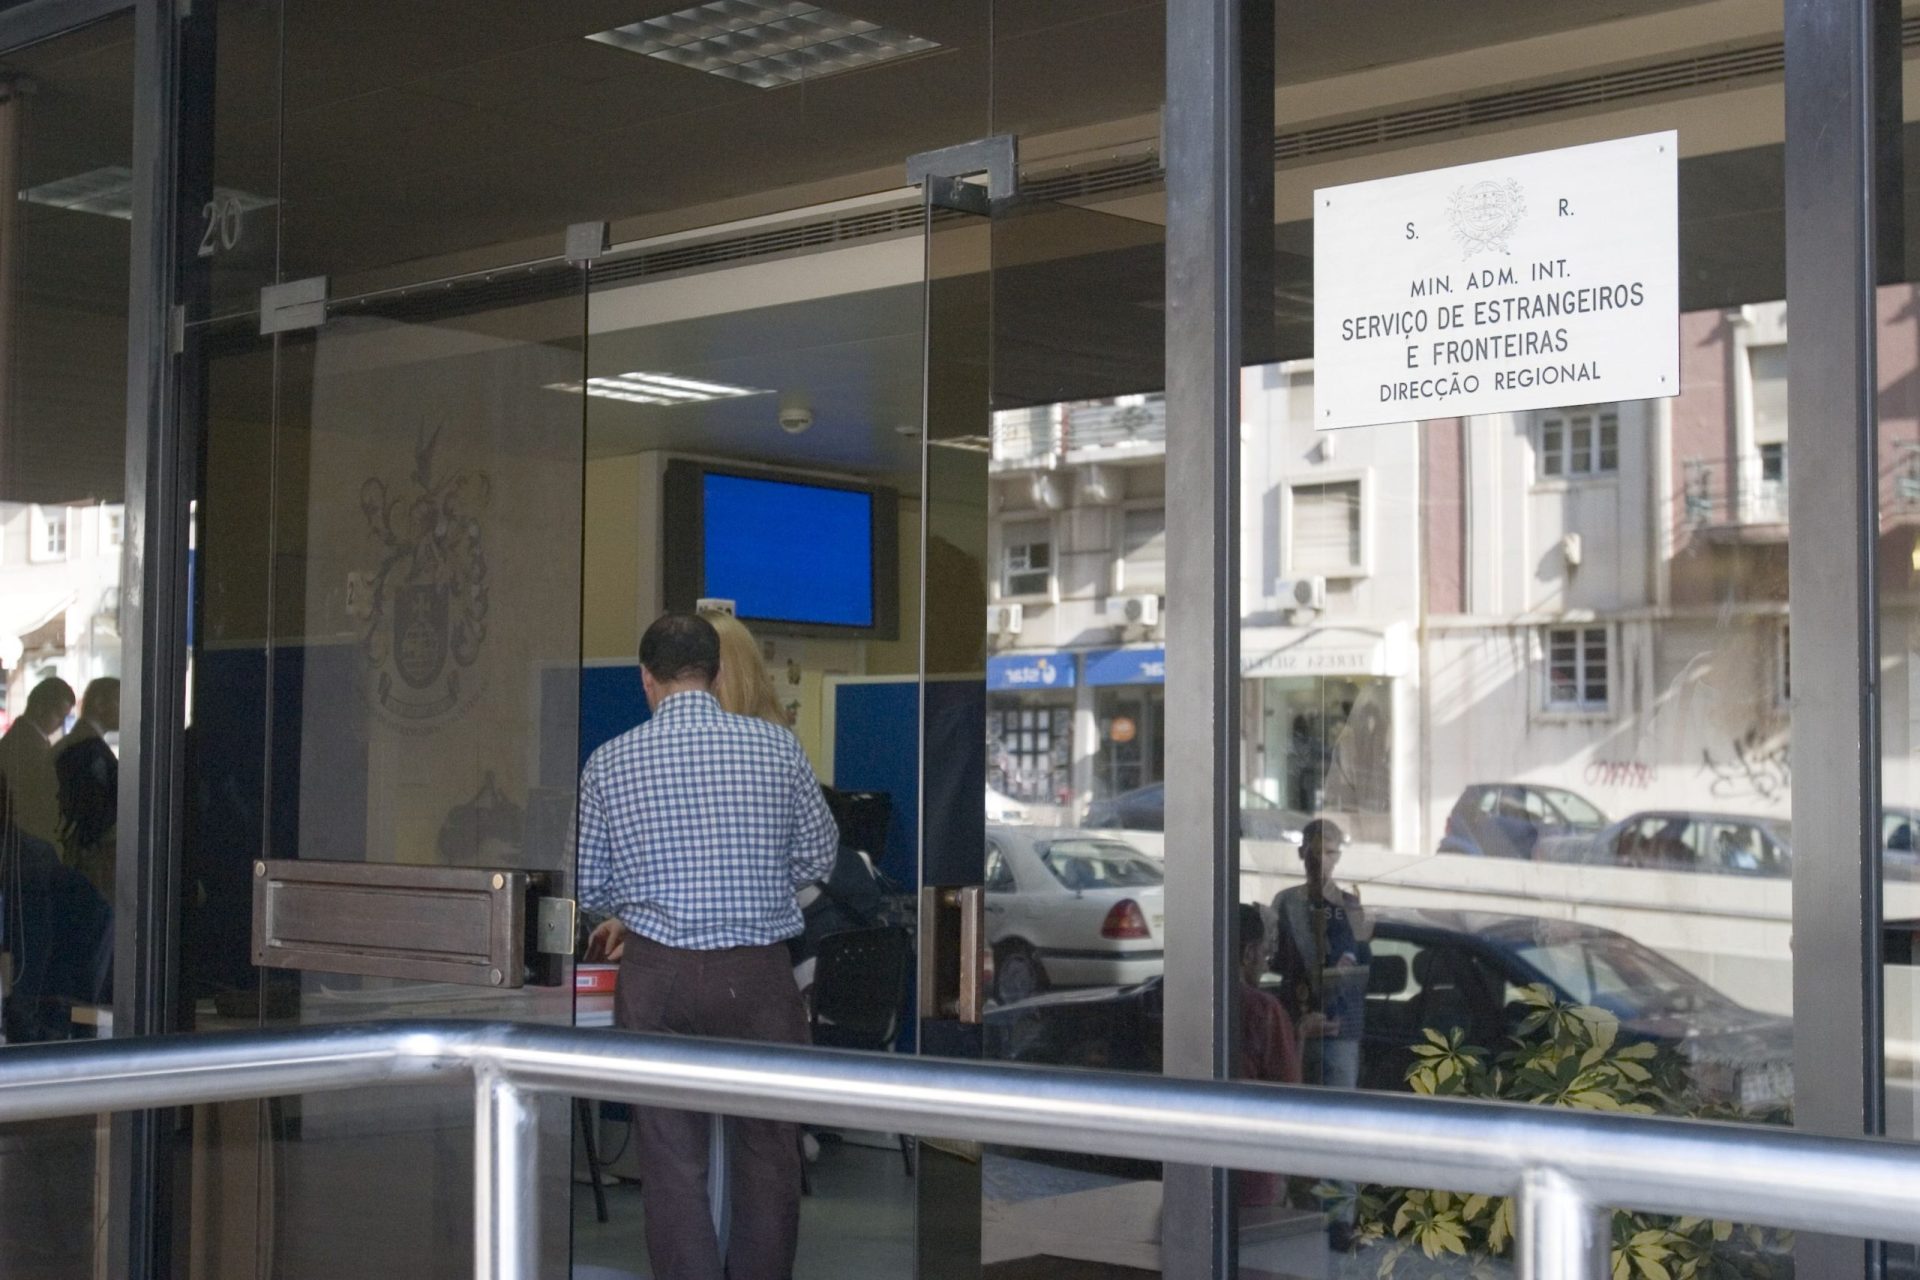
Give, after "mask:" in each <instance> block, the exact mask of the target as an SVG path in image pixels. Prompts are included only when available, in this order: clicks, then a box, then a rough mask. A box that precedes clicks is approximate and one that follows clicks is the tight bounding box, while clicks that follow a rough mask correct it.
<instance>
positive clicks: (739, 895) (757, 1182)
mask: <svg viewBox="0 0 1920 1280" xmlns="http://www.w3.org/2000/svg"><path fill="white" fill-rule="evenodd" d="M640 672H641V682H642V684H643V685H644V686H645V689H646V695H647V705H648V706H649V707H650V708H651V709H652V712H653V716H652V719H650V720H648V721H647V722H646V723H645V724H643V725H641V726H640V727H639V728H637V729H634V730H632V731H631V732H628V733H625V734H623V735H621V736H620V737H618V738H615V739H614V740H613V741H612V742H609V743H607V744H606V745H605V746H603V747H601V748H600V749H599V750H598V751H595V752H594V753H593V756H592V757H591V758H590V759H589V760H588V761H587V767H586V770H585V772H584V773H583V774H582V775H581V778H580V840H579V845H580V848H579V853H580V900H581V904H582V905H583V906H585V907H586V908H587V909H588V910H601V911H608V912H611V913H612V914H611V917H610V918H609V919H608V920H607V921H606V923H604V924H602V925H601V926H599V927H598V928H597V929H595V930H594V932H593V937H592V939H591V941H590V942H589V945H588V952H587V956H588V959H590V960H592V959H597V958H601V957H605V958H608V959H617V960H619V962H620V977H619V985H618V988H617V990H616V994H615V999H614V1007H615V1021H616V1022H617V1023H618V1025H619V1026H621V1027H623V1028H625V1029H626V1030H629V1031H650V1032H668V1033H672V1034H676V1035H695V1036H723V1037H726V1038H728V1039H735V1040H768V1041H777V1042H783V1043H789V1044H801V1043H804V1042H805V1041H806V1039H807V1022H806V1015H805V1013H804V1011H803V1009H802V1007H801V1003H800V991H799V988H798V987H796V986H795V985H794V981H793V967H792V960H791V959H790V957H789V955H788V952H787V947H786V945H785V944H786V942H787V940H788V939H789V938H792V937H795V936H796V935H798V934H799V933H800V932H801V930H802V927H803V921H802V916H801V911H800V906H799V903H798V900H797V898H796V896H795V895H796V893H797V891H798V889H799V888H800V887H801V886H803V885H808V884H812V883H814V882H815V881H817V880H820V879H823V878H824V877H825V876H826V875H827V874H828V873H829V872H830V871H831V870H832V867H833V862H834V854H835V851H836V849H837V847H838V844H839V829H838V827H837V826H836V825H835V824H834V821H833V815H832V813H831V812H830V811H829V810H828V808H827V803H826V799H825V797H824V796H822V794H821V791H820V784H819V783H818V782H817V781H815V779H814V775H813V769H812V766H810V765H809V764H808V762H807V757H806V753H805V752H804V751H803V750H801V747H800V743H799V742H798V740H796V739H795V738H794V736H793V734H792V733H790V732H789V731H787V730H786V729H784V728H781V727H779V726H777V725H773V724H770V723H768V722H767V721H765V720H760V719H755V718H752V717H749V716H738V715H730V714H728V713H727V712H726V711H724V710H722V709H721V706H720V704H719V702H718V701H717V700H716V699H715V698H714V695H713V685H714V680H715V678H716V677H717V676H718V675H719V672H720V638H719V636H718V635H717V634H716V633H715V631H714V629H713V625H712V624H711V623H709V622H707V621H706V620H705V619H703V618H699V617H695V616H692V615H690V614H668V615H666V616H665V617H662V618H661V619H659V620H658V621H657V622H655V623H654V624H653V625H652V626H650V627H648V628H647V633H646V635H645V636H643V637H642V638H641V640H640ZM710 1123H711V1122H710V1120H709V1118H708V1117H706V1116H702V1115H692V1114H689V1113H686V1112H679V1111H665V1110H662V1109H660V1108H657V1107H647V1108H639V1109H637V1112H636V1116H635V1121H634V1125H635V1129H634V1131H635V1135H636V1137H637V1139H638V1141H639V1143H640V1158H641V1161H642V1164H643V1167H644V1173H643V1176H642V1180H641V1185H640V1194H641V1200H642V1203H643V1205H644V1206H645V1210H646V1227H647V1255H648V1258H649V1259H650V1261H651V1262H652V1264H653V1274H654V1275H655V1276H658V1277H660V1278H661V1280H786V1278H787V1277H789V1276H791V1274H792V1272H793V1259H794V1252H795V1248H796V1245H797V1243H798V1240H799V1232H800V1136H799V1130H798V1129H797V1128H796V1127H795V1126H794V1125H790V1124H779V1123H775V1122H773V1121H770V1120H734V1121H731V1122H730V1123H729V1125H728V1130H729V1134H730V1140H731V1154H730V1158H729V1161H728V1168H729V1177H730V1182H731V1188H730V1190H731V1195H730V1197H729V1199H730V1205H731V1219H730V1222H731V1225H730V1228H729V1230H728V1234H727V1240H726V1242H725V1247H724V1249H723V1248H722V1245H721V1242H720V1240H719V1239H718V1237H717V1235H716V1233H715V1231H714V1225H713V1218H712V1214H711V1207H710V1205H709V1203H708V1198H707V1175H708V1150H709V1147H708V1143H709V1133H710Z"/></svg>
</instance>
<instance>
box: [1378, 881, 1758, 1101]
mask: <svg viewBox="0 0 1920 1280" xmlns="http://www.w3.org/2000/svg"><path fill="white" fill-rule="evenodd" d="M1374 915H1375V917H1376V919H1375V928H1374V938H1373V957H1374V959H1373V971H1372V973H1371V974H1370V975H1369V983H1368V992H1367V1013H1366V1033H1365V1035H1366V1039H1365V1046H1364V1048H1363V1050H1362V1053H1361V1083H1362V1084H1363V1085H1364V1086H1366V1087H1368V1088H1375V1089H1398V1088H1404V1087H1405V1084H1404V1082H1405V1080H1406V1075H1407V1071H1408V1069H1409V1068H1410V1067H1411V1066H1412V1065H1413V1046H1414V1045H1415V1044H1417V1043H1420V1042H1421V1041H1422V1040H1423V1039H1424V1034H1423V1033H1424V1031H1425V1029H1426V1028H1428V1027H1432V1028H1434V1029H1436V1030H1441V1031H1447V1030H1451V1029H1452V1028H1454V1027H1462V1028H1465V1030H1466V1033H1467V1035H1466V1038H1467V1041H1468V1042H1469V1043H1471V1044H1477V1045H1480V1046H1482V1047H1484V1048H1487V1049H1492V1050H1497V1049H1499V1048H1500V1047H1502V1046H1503V1045H1504V1044H1505V1043H1506V1039H1507V1037H1508V1036H1509V1035H1511V1034H1512V1033H1513V1031H1514V1029H1515V1028H1516V1027H1517V1026H1518V1024H1519V1022H1520V1021H1521V1019H1523V1018H1524V1017H1525V1016H1526V1015H1527V1014H1528V1013H1529V1012H1531V1011H1532V1010H1531V1009H1530V1007H1529V1006H1526V1005H1524V1004H1521V1003H1519V1001H1518V998H1517V997H1518V993H1519V991H1520V989H1521V988H1522V987H1526V986H1529V985H1531V984H1533V983H1545V984H1546V985H1547V986H1549V987H1550V988H1552V989H1553V990H1554V992H1555V993H1556V994H1557V995H1558V997H1559V998H1560V999H1562V1000H1571V1001H1575V1002H1577V1003H1581V1004H1590V1005H1595V1006H1598V1007H1599V1008H1602V1009H1605V1010H1607V1011H1608V1012H1609V1013H1611V1014H1613V1015H1614V1016H1615V1017H1617V1018H1619V1019H1620V1034H1621V1038H1622V1039H1623V1040H1625V1041H1627V1042H1630V1043H1631V1042H1641V1041H1650V1042H1652V1043H1655V1044H1659V1045H1661V1046H1663V1047H1666V1048H1670V1049H1675V1050H1678V1051H1679V1052H1680V1053H1681V1054H1682V1055H1683V1056H1684V1057H1685V1058H1686V1059H1687V1061H1688V1062H1689V1064H1690V1067H1691V1070H1690V1074H1691V1077H1692V1080H1693V1083H1694V1085H1695V1087H1696V1088H1698V1089H1699V1090H1700V1091H1701V1093H1702V1094H1703V1095H1705V1096H1706V1097H1707V1098H1709V1099H1711V1100H1714V1101H1721V1102H1729V1103H1732V1104H1734V1105H1736V1106H1740V1107H1742V1108H1744V1109H1747V1110H1764V1109H1768V1108H1771V1107H1775V1106H1778V1105H1780V1104H1783V1103H1786V1102H1788V1101H1789V1100H1790V1099H1791V1097H1792V1090H1793V1074H1792V1062H1793V1024H1792V1022H1791V1020H1789V1019H1787V1018H1784V1017H1780V1016H1777V1015H1775V1014H1768V1013H1761V1012H1759V1011H1758V1010H1754V1009H1749V1008H1747V1007H1745V1006H1744V1005H1741V1004H1738V1003H1736V1002H1735V1001H1734V1000H1733V999H1731V998H1730V997H1728V996H1726V995H1724V994H1722V993H1721V992H1720V991H1719V990H1717V989H1716V988H1714V987H1712V986H1711V985H1709V984H1708V983H1707V982H1706V981H1705V980H1704V979H1702V978H1699V977H1697V976H1695V975H1694V974H1693V973H1691V972H1689V971H1688V970H1686V969H1684V968H1682V967H1681V966H1680V965H1678V964H1676V963H1674V962H1673V961H1671V960H1669V959H1667V958H1666V957H1665V956H1663V955H1661V954H1660V953H1658V952H1657V951H1654V950H1652V949H1651V948H1649V947H1646V946H1644V945H1642V944H1641V943H1638V942H1635V941H1634V940H1633V939H1632V938H1629V937H1627V936H1626V935H1625V934H1622V933H1615V932H1614V931H1613V930H1611V929H1602V928H1600V927H1598V926H1597V925H1590V924H1580V923H1577V922H1574V921H1567V920H1547V919H1543V918H1540V917H1537V916H1513V915H1501V914H1495V913H1492V912H1478V911H1427V910H1408V909H1387V910H1379V911H1376V912H1375V913H1374Z"/></svg>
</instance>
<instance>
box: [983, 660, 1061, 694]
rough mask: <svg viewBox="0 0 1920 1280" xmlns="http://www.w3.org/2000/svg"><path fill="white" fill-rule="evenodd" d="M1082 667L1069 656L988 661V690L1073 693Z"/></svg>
mask: <svg viewBox="0 0 1920 1280" xmlns="http://www.w3.org/2000/svg"><path fill="white" fill-rule="evenodd" d="M1078 667H1079V663H1078V662H1077V661H1076V660H1075V658H1074V656H1073V655H1072V654H1070V653H1008V654H1001V655H1000V656H998V657H994V658H988V659H987V688H988V689H990V690H1003V689H1012V690H1022V691H1027V692H1045V691H1046V690H1048V689H1071V688H1073V685H1074V675H1075V672H1076V670H1077V668H1078Z"/></svg>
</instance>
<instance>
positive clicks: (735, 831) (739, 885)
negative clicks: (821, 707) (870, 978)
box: [580, 692, 839, 951]
mask: <svg viewBox="0 0 1920 1280" xmlns="http://www.w3.org/2000/svg"><path fill="white" fill-rule="evenodd" d="M838 845H839V830H838V828H837V827H835V825H834V821H833V814H832V813H831V812H830V811H829V810H828V809H827V802H826V799H825V797H824V796H822V795H821V793H820V784H819V783H818V782H817V781H815V780H814V776H813V769H812V767H811V766H809V765H808V763H807V756H806V752H804V751H802V750H801V748H800V744H799V742H798V741H796V740H795V738H794V736H793V735H792V734H791V733H789V732H787V731H786V730H785V729H782V728H779V727H778V726H776V725H771V724H768V723H767V722H766V721H764V720H755V719H751V718H749V717H747V716H736V715H729V714H727V713H726V712H725V711H722V710H721V709H720V704H719V703H718V702H717V701H715V700H714V697H713V695H712V694H710V693H698V692H695V693H677V694H674V695H673V696H672V697H670V698H667V699H666V700H665V701H663V702H662V703H661V704H660V706H659V708H658V709H657V710H656V711H655V713H654V716H653V718H652V719H651V720H649V721H647V723H645V724H643V725H641V726H640V727H639V728H638V729H634V730H632V731H630V732H628V733H624V734H621V735H620V736H619V737H618V738H615V739H614V740H613V741H612V742H609V743H607V744H606V745H605V746H603V747H601V748H600V749H599V750H598V751H595V752H594V753H593V755H592V756H590V757H589V758H588V760H587V767H586V770H585V772H583V773H582V774H581V775H580V903H581V905H582V906H583V907H585V908H587V909H588V910H590V911H606V912H611V913H613V914H615V915H618V916H619V917H620V919H621V920H622V921H623V922H625V924H626V926H627V928H629V929H631V930H633V931H634V932H635V933H638V934H640V935H641V936H642V937H645V938H651V939H652V940H653V941H655V942H659V943H664V944H665V945H667V946H670V947H684V948H686V949H688V950H693V951H715V950H718V949H720V948H722V947H757V946H765V945H767V944H769V943H775V942H781V941H784V940H786V939H788V938H791V937H793V936H794V935H796V934H798V933H799V932H800V931H801V927H802V922H801V916H800V906H799V904H798V903H797V902H796V901H795V899H794V892H795V890H796V889H798V888H799V887H800V886H802V885H806V884H811V883H812V882H813V881H815V880H820V879H823V878H825V877H826V875H827V873H828V872H830V871H831V870H832V869H833V859H834V852H835V850H836V849H837V847H838Z"/></svg>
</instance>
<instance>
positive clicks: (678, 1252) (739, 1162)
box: [615, 933, 807, 1280]
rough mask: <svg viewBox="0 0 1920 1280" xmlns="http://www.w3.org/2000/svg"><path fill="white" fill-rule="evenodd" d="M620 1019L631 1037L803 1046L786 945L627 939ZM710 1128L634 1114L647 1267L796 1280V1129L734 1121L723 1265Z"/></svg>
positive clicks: (682, 1278) (695, 1118) (654, 1111)
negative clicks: (710, 1185)
mask: <svg viewBox="0 0 1920 1280" xmlns="http://www.w3.org/2000/svg"><path fill="white" fill-rule="evenodd" d="M615 1010H616V1018H615V1021H616V1022H617V1023H618V1025H619V1026H621V1027H622V1028H624V1029H626V1030H628V1031H655V1032H667V1033H670V1034H673V1035H685V1036H719V1037H722V1038H724V1039H729V1040H768V1041H775V1042H778V1043H781V1044H805V1043H806V1041H807V1020H806V1014H805V1012H804V1010H803V1009H802V1008H801V1004H800V992H799V989H798V988H797V987H795V986H794V982H793V965H792V960H791V958H790V957H789V955H788V952H787V948H786V947H785V946H784V945H775V946H770V947H731V948H728V949H725V950H721V951H686V950H682V949H681V948H678V947H667V946H662V945H660V944H659V943H657V942H651V941H649V940H647V939H645V938H642V937H641V936H640V935H639V934H637V933H629V934H627V938H626V950H625V952H624V953H623V954H622V956H621V959H620V985H619V990H618V994H617V996H616V997H615ZM711 1125H712V1121H711V1120H710V1119H709V1118H708V1117H707V1116H704V1115H696V1114H693V1113H690V1112H685V1111H667V1110H663V1109H661V1108H659V1107H640V1108H636V1109H635V1115H634V1132H635V1136H636V1137H637V1139H638V1140H639V1143H640V1159H641V1163H642V1167H643V1169H644V1172H643V1174H642V1180H641V1183H640V1198H641V1203H642V1205H643V1206H644V1207H645V1209H646V1215H647V1257H648V1259H649V1260H650V1261H651V1262H652V1264H653V1274H654V1276H655V1277H656V1280H789V1277H790V1276H792V1274H793V1256H794V1248H795V1245H796V1244H797V1243H798V1241H799V1237H800V1134H799V1129H798V1128H797V1127H796V1126H794V1125H791V1124H779V1123H775V1122H774V1121H771V1120H742V1119H733V1120H729V1121H728V1125H727V1127H728V1129H729V1131H730V1134H731V1146H730V1148H729V1158H728V1174H729V1184H730V1191H731V1197H730V1200H731V1226H730V1229H729V1233H728V1237H727V1249H726V1261H725V1262H724V1263H722V1261H721V1253H720V1246H719V1242H718V1240H717V1239H716V1238H715V1236H714V1232H713V1212H712V1208H711V1206H710V1204H709V1203H708V1200H707V1158H708V1151H709V1145H708V1144H709V1141H710V1137H711Z"/></svg>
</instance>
